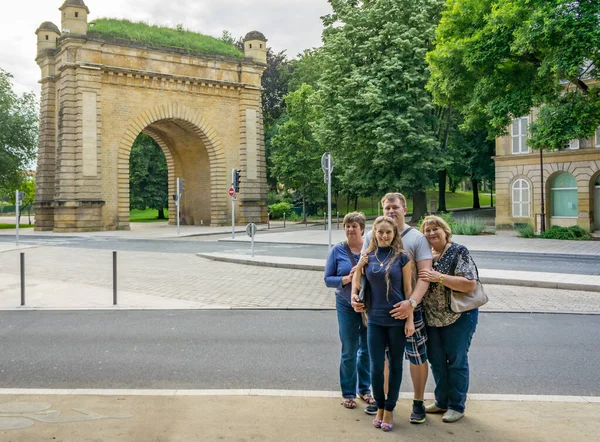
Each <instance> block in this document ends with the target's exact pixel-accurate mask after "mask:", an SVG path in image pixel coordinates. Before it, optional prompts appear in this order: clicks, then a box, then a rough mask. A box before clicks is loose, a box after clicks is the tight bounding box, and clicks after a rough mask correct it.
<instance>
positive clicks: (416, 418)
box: [410, 401, 425, 424]
mask: <svg viewBox="0 0 600 442" xmlns="http://www.w3.org/2000/svg"><path fill="white" fill-rule="evenodd" d="M423 422H425V404H424V403H423V401H413V406H412V413H411V414H410V423H411V424H422V423H423Z"/></svg>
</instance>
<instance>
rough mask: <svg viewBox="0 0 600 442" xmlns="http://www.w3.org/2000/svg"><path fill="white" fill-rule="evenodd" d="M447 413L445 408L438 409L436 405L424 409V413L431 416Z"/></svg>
mask: <svg viewBox="0 0 600 442" xmlns="http://www.w3.org/2000/svg"><path fill="white" fill-rule="evenodd" d="M446 411H448V409H447V408H440V407H438V406H437V405H436V404H429V405H427V406H426V407H425V413H429V414H433V413H445V412H446Z"/></svg>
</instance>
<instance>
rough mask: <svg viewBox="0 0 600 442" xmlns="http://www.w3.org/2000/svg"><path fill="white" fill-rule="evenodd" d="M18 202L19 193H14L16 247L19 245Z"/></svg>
mask: <svg viewBox="0 0 600 442" xmlns="http://www.w3.org/2000/svg"><path fill="white" fill-rule="evenodd" d="M19 203H20V201H19V191H18V190H17V191H15V208H16V216H17V219H16V221H15V226H16V228H17V230H16V232H17V246H18V245H19V206H20V204H19Z"/></svg>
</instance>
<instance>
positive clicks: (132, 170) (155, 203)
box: [129, 133, 169, 219]
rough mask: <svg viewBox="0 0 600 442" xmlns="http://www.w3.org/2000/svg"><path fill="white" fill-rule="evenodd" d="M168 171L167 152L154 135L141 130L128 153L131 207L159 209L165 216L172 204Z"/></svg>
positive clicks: (161, 215) (162, 216)
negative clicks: (166, 209)
mask: <svg viewBox="0 0 600 442" xmlns="http://www.w3.org/2000/svg"><path fill="white" fill-rule="evenodd" d="M168 180H169V173H168V170H167V161H166V159H165V154H164V153H163V151H162V149H161V148H160V146H159V145H158V144H157V143H156V141H154V139H153V138H152V137H150V136H149V135H146V134H144V133H141V134H140V135H138V137H137V138H136V139H135V141H134V143H133V147H132V148H131V155H130V157H129V190H130V196H129V207H130V208H131V209H140V210H145V209H147V208H150V209H155V210H158V219H165V212H164V209H165V208H167V207H168V205H169V185H168Z"/></svg>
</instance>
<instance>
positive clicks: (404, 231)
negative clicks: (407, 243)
mask: <svg viewBox="0 0 600 442" xmlns="http://www.w3.org/2000/svg"><path fill="white" fill-rule="evenodd" d="M411 230H412V227H411V226H408V227H407V228H406V229H404V230H403V231H402V233H401V234H400V238H404V235H406V234H407V233H408V232H410V231H411Z"/></svg>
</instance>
